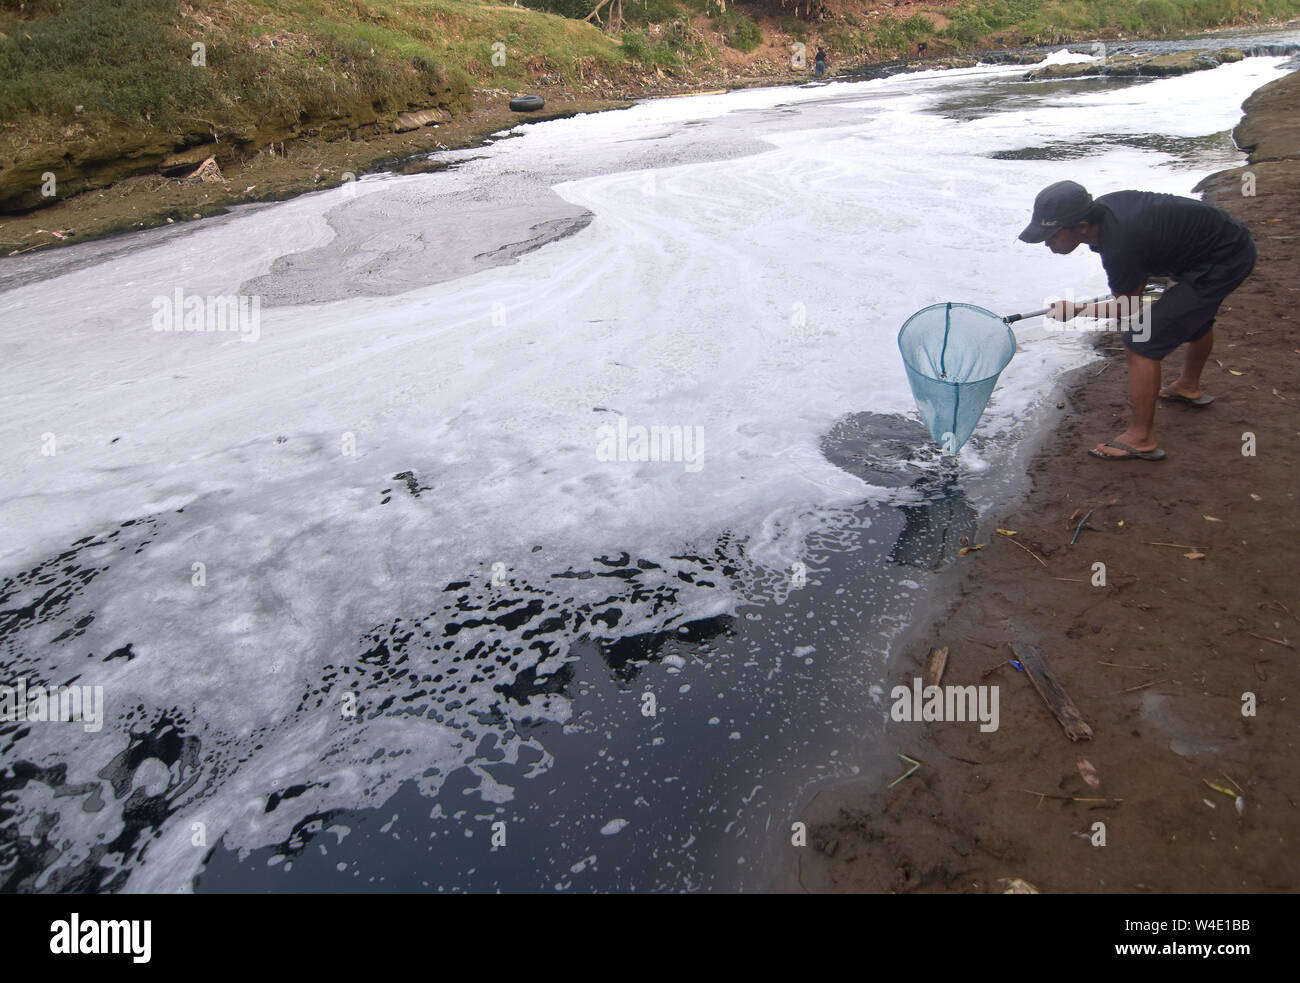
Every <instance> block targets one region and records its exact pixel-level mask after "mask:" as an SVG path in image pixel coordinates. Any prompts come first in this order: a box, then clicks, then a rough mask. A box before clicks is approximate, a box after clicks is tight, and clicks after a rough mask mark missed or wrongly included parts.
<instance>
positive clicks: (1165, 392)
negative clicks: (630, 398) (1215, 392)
mask: <svg viewBox="0 0 1300 983" xmlns="http://www.w3.org/2000/svg"><path fill="white" fill-rule="evenodd" d="M1160 398H1161V399H1167V400H1169V402H1171V403H1186V404H1187V405H1188V406H1196V407H1203V406H1209V405H1210V404H1211V403H1213V402H1214V397H1213V396H1211V395H1210V394H1209V393H1203V394H1202V395H1201V397H1200V398H1199V399H1191V398H1189V397H1187V396H1184V395H1183V394H1182V393H1176V392H1174V391H1173V390H1172V389H1161V390H1160Z"/></svg>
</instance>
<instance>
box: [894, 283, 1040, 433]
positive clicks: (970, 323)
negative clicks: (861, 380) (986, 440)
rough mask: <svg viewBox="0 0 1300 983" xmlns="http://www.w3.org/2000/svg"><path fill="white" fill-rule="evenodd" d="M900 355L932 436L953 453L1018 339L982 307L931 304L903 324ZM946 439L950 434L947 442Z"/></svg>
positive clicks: (980, 411)
mask: <svg viewBox="0 0 1300 983" xmlns="http://www.w3.org/2000/svg"><path fill="white" fill-rule="evenodd" d="M898 350H899V351H900V352H902V353H903V364H904V365H905V366H906V367H907V381H908V382H909V383H911V385H912V395H913V396H915V397H916V405H917V408H918V409H920V411H921V419H922V420H923V421H924V422H925V425H926V428H927V429H929V431H930V436H932V437H933V438H934V439H935V442H936V443H938V444H939V445H940V446H942V447H943V448H944V450H946V451H947V452H948V453H951V454H955V453H957V451H958V450H960V449H961V446H962V445H963V444H964V443H966V441H967V440H969V439H970V435H971V433H972V432H973V431H974V430H975V425H976V424H977V423H979V419H980V416H981V415H982V414H983V413H984V407H985V406H986V405H987V404H988V401H989V396H990V395H991V394H992V393H993V387H994V386H995V385H997V382H998V375H999V374H1000V373H1001V372H1002V370H1003V369H1005V368H1006V367H1007V363H1008V362H1010V361H1011V356H1012V355H1014V354H1015V353H1016V336H1015V335H1014V334H1013V333H1012V331H1011V328H1010V327H1009V326H1008V325H1007V323H1006V322H1005V321H1004V320H1002V318H1000V317H998V315H996V314H994V313H993V312H992V311H986V310H984V308H982V307H975V306H973V305H971V304H935V305H934V306H932V307H927V308H925V309H924V310H920V311H917V312H916V313H915V314H913V315H912V316H911V317H909V318H908V319H907V320H906V321H905V322H904V324H903V327H902V328H901V329H900V330H899V332H898ZM946 434H952V437H951V438H950V439H949V440H948V441H945V440H944V436H945V435H946Z"/></svg>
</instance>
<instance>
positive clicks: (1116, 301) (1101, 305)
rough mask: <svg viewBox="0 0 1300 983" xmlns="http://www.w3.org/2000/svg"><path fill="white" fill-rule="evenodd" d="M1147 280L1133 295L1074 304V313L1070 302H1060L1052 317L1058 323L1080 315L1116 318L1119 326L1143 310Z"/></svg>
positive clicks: (1054, 307)
mask: <svg viewBox="0 0 1300 983" xmlns="http://www.w3.org/2000/svg"><path fill="white" fill-rule="evenodd" d="M1147 283H1148V281H1147V280H1143V281H1142V282H1141V283H1140V284H1138V288H1137V289H1136V290H1134V291H1132V292H1131V293H1127V294H1116V295H1115V296H1114V297H1111V298H1109V299H1107V300H1101V301H1096V302H1094V303H1091V304H1074V305H1073V312H1071V309H1070V308H1071V305H1070V303H1069V302H1068V301H1064V300H1062V301H1058V302H1057V303H1056V304H1055V305H1054V306H1053V308H1052V313H1051V315H1050V316H1051V317H1053V318H1055V319H1056V320H1058V321H1069V320H1072V319H1074V318H1076V317H1078V316H1079V315H1084V316H1085V317H1095V318H1101V319H1103V320H1104V319H1106V318H1114V319H1115V323H1116V324H1119V323H1121V322H1122V321H1124V320H1125V319H1126V318H1127V317H1128V316H1129V315H1130V314H1137V313H1138V312H1139V311H1141V310H1142V298H1143V297H1144V296H1145V293H1146V288H1147Z"/></svg>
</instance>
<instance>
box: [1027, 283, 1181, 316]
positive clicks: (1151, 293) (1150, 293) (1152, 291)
mask: <svg viewBox="0 0 1300 983" xmlns="http://www.w3.org/2000/svg"><path fill="white" fill-rule="evenodd" d="M1161 292H1162V291H1161V288H1160V287H1159V286H1156V285H1154V284H1153V285H1151V286H1149V287H1147V289H1146V290H1145V291H1144V292H1143V294H1142V296H1143V297H1158V296H1159V295H1160V293H1161ZM1114 299H1115V295H1114V294H1103V295H1102V296H1100V297H1093V298H1092V299H1091V300H1081V301H1075V303H1079V304H1100V303H1101V302H1102V301H1104V300H1114ZM1052 306H1053V307H1055V306H1056V305H1055V304H1053V305H1052ZM1050 310H1052V307H1044V308H1043V309H1042V310H1037V311H1026V312H1025V313H1024V314H1008V315H1007V316H1006V317H1004V318H1003V319H1002V320H1004V321H1006V322H1007V324H1015V323H1016V322H1017V321H1024V320H1026V319H1027V318H1031V317H1042V316H1043V315H1044V314H1046V313H1047V312H1048V311H1050Z"/></svg>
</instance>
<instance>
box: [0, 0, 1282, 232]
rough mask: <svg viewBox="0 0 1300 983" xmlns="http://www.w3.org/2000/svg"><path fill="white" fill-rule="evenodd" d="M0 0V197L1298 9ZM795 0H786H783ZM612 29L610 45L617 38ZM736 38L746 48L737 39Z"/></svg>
mask: <svg viewBox="0 0 1300 983" xmlns="http://www.w3.org/2000/svg"><path fill="white" fill-rule="evenodd" d="M524 2H525V3H527V4H529V5H530V6H539V7H548V8H550V9H552V10H557V11H561V12H563V13H570V14H574V15H578V16H561V14H560V13H548V12H544V11H541V10H535V9H529V7H516V6H506V5H504V3H493V2H485V0H0V212H3V211H12V210H18V209H29V208H33V207H37V206H40V205H44V204H48V203H49V201H48V200H47V198H46V194H47V192H45V191H44V190H43V189H44V188H45V186H46V176H47V175H48V174H51V173H53V174H55V175H56V176H57V179H58V183H59V191H58V193H59V195H60V196H62V195H65V194H75V193H77V192H79V191H82V190H87V189H90V188H95V187H102V186H104V185H105V184H108V183H111V182H113V181H115V180H119V179H121V178H123V177H125V176H129V175H131V174H138V173H147V172H149V171H150V170H151V169H160V170H162V171H163V172H164V173H175V172H177V171H178V170H179V169H180V168H182V167H185V166H188V165H192V164H194V163H197V161H198V160H199V159H201V158H202V156H205V155H206V154H207V153H215V154H216V155H217V156H218V159H219V160H222V161H226V160H229V159H231V158H232V157H234V156H239V155H247V154H250V153H253V152H256V151H257V150H258V149H260V148H264V147H266V146H268V145H269V144H272V143H276V142H279V143H283V142H284V141H286V140H293V139H294V138H296V137H299V136H303V135H311V136H313V137H316V138H320V139H327V140H328V139H335V138H339V137H354V136H358V135H360V136H363V137H369V136H372V135H374V134H375V133H379V132H385V131H391V130H392V129H394V128H395V127H396V126H397V115H398V114H399V113H401V112H403V111H410V110H414V109H428V108H433V107H440V108H442V109H444V110H446V111H447V112H450V113H453V114H456V113H462V112H464V111H465V110H467V109H468V108H469V107H470V105H471V103H472V100H473V96H472V89H473V87H475V86H478V87H480V88H484V89H492V90H498V91H509V92H527V91H539V92H542V93H548V92H555V91H557V90H561V91H562V90H568V91H570V92H589V93H591V95H593V96H597V95H604V96H605V97H606V98H609V97H613V96H615V95H618V96H623V95H627V94H633V93H636V92H639V91H644V87H645V85H646V84H647V82H648V83H649V84H658V85H662V84H663V81H661V80H676V81H677V82H690V81H692V80H694V81H695V82H696V83H698V82H705V83H706V84H710V85H717V84H719V82H722V81H725V80H727V79H734V78H735V77H736V76H737V75H743V76H747V77H752V78H760V77H763V78H771V77H777V76H779V75H781V74H782V73H784V74H786V75H790V74H792V73H793V72H794V69H792V67H791V64H790V61H791V59H790V52H789V50H788V44H789V42H790V41H791V40H792V39H793V40H799V41H803V42H804V43H806V44H808V45H809V46H814V45H817V44H825V46H826V47H827V48H828V50H829V51H830V52H831V56H832V65H833V67H834V68H836V69H838V70H843V69H845V68H851V67H854V66H855V64H860V63H862V62H866V61H890V60H894V59H897V58H900V57H906V56H909V55H915V53H916V45H917V44H918V43H919V42H926V43H927V44H928V45H929V53H930V54H931V55H934V54H943V53H952V52H958V51H972V50H974V49H976V48H979V47H985V46H994V45H995V44H1006V45H1018V44H1029V43H1048V42H1053V43H1054V42H1059V41H1061V40H1084V39H1089V38H1093V37H1098V36H1102V37H1105V36H1114V35H1115V33H1117V32H1123V33H1126V34H1128V35H1129V36H1136V35H1139V34H1146V35H1153V36H1160V35H1164V34H1169V33H1181V32H1193V31H1197V30H1200V29H1202V28H1207V27H1222V26H1227V25H1230V24H1245V23H1250V22H1254V21H1260V20H1263V19H1265V18H1275V19H1276V18H1282V17H1287V16H1295V15H1300V0H1137V2H1136V3H1134V2H1132V0H949V5H943V2H942V0H940V3H938V4H935V5H933V6H928V5H926V4H924V3H922V4H921V5H916V6H910V7H908V8H906V10H907V12H908V16H903V14H902V11H900V10H898V9H897V8H895V7H892V6H891V7H885V6H884V4H883V2H882V0H836V5H835V16H833V17H832V18H831V19H830V20H827V21H825V22H821V23H815V24H809V23H807V22H805V21H802V20H800V19H799V18H797V17H796V16H794V15H793V13H792V11H793V9H794V8H793V6H792V5H791V6H783V5H782V4H781V3H780V2H779V0H742V2H732V3H729V4H727V6H726V8H725V9H723V8H722V7H721V5H720V4H719V2H718V0H627V2H626V4H625V5H624V6H623V8H622V10H623V16H624V18H625V24H624V30H623V31H622V32H621V38H614V37H610V36H607V35H606V34H605V33H603V32H602V31H601V30H600V29H599V28H598V27H596V26H594V25H593V24H590V23H585V22H583V21H582V20H581V19H580V16H581V15H582V14H583V11H584V10H589V9H590V6H592V5H594V0H524ZM790 2H791V4H793V2H794V0H790ZM620 41H621V43H620ZM746 52H751V53H750V54H746Z"/></svg>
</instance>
